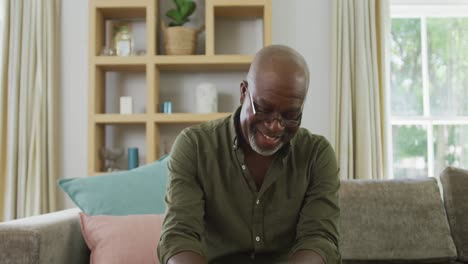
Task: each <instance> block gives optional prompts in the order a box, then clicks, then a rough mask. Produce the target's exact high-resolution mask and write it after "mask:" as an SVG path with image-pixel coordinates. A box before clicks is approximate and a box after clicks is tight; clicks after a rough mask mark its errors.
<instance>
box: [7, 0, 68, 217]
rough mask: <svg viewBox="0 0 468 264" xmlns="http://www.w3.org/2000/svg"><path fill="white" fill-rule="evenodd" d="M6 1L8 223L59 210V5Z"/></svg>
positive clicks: (44, 1)
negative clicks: (57, 95)
mask: <svg viewBox="0 0 468 264" xmlns="http://www.w3.org/2000/svg"><path fill="white" fill-rule="evenodd" d="M4 2H6V8H5V10H4V15H5V17H4V22H5V23H2V25H1V26H2V33H3V32H6V33H5V34H4V35H3V36H4V38H2V42H3V43H2V45H3V48H2V60H3V63H2V65H1V67H2V68H1V71H0V74H1V76H0V80H1V82H2V86H1V91H0V93H1V96H2V100H0V101H1V105H0V107H1V109H2V110H3V111H2V113H3V114H2V115H1V117H0V118H1V119H0V131H1V133H2V134H1V137H0V147H1V154H2V157H1V159H0V160H1V162H2V163H1V166H2V167H1V169H0V173H1V174H0V178H1V182H2V186H3V187H2V189H3V190H2V194H3V195H2V196H3V197H2V200H1V201H2V204H0V206H1V207H2V209H3V210H2V211H3V219H4V220H10V219H14V218H21V217H27V216H31V215H36V214H41V213H46V212H50V211H55V210H56V203H57V199H56V190H57V187H56V178H57V177H56V171H57V170H56V167H57V164H56V160H57V159H56V124H55V122H56V120H57V118H56V115H57V110H56V106H57V99H56V92H57V72H58V71H57V70H58V67H57V63H58V56H57V55H58V32H59V31H58V24H59V10H60V6H59V3H60V2H59V0H34V1H29V0H15V1H4Z"/></svg>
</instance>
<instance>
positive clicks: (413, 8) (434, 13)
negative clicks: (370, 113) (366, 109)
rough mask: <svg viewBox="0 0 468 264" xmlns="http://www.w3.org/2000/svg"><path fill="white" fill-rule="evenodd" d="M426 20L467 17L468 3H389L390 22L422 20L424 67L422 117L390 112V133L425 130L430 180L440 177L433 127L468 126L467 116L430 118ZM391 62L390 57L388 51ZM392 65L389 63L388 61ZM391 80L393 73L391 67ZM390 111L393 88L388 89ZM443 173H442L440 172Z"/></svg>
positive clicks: (438, 0) (439, 0) (462, 0)
mask: <svg viewBox="0 0 468 264" xmlns="http://www.w3.org/2000/svg"><path fill="white" fill-rule="evenodd" d="M427 17H468V1H466V0H446V1H444V0H392V1H391V2H390V19H393V18H419V19H421V65H422V69H421V70H422V83H423V115H422V116H398V115H393V114H392V113H391V111H390V131H392V128H393V126H395V125H421V126H424V127H425V128H426V131H427V132H426V133H427V134H426V136H427V152H428V153H427V173H428V177H438V174H437V175H436V174H435V172H434V165H435V164H434V163H435V158H434V155H435V153H434V144H433V137H434V125H468V115H467V116H443V117H440V116H431V113H430V97H429V64H428V49H427V45H428V42H427V28H426V25H427V24H426V19H427ZM388 55H389V58H390V57H391V53H390V49H388ZM389 61H390V60H389ZM388 73H389V76H390V74H391V70H390V67H389V71H388ZM388 89H389V93H388V94H389V95H390V97H389V99H388V101H387V102H388V103H389V105H390V108H391V90H392V89H391V86H390V84H389V85H388ZM388 149H389V150H390V160H391V163H390V164H391V165H390V168H391V169H390V172H391V174H390V175H391V177H392V178H394V174H393V166H394V164H393V136H390V140H389V146H388ZM437 173H440V172H437Z"/></svg>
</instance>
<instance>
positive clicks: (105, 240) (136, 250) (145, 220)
mask: <svg viewBox="0 0 468 264" xmlns="http://www.w3.org/2000/svg"><path fill="white" fill-rule="evenodd" d="M163 220H164V215H129V216H107V215H98V216H90V215H87V214H84V213H80V223H81V232H82V233H83V237H84V239H85V241H86V244H87V245H88V247H89V249H90V250H91V260H90V263H91V264H99V263H113V264H120V263H122V264H123V263H141V264H159V260H158V259H157V257H156V246H157V244H158V242H159V237H160V236H161V226H162V223H163Z"/></svg>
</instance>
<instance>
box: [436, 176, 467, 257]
mask: <svg viewBox="0 0 468 264" xmlns="http://www.w3.org/2000/svg"><path fill="white" fill-rule="evenodd" d="M440 179H441V181H442V186H443V189H444V202H445V209H446V210H447V217H448V221H449V224H450V228H451V230H452V236H453V240H454V241H455V245H456V247H457V251H458V259H459V260H460V261H462V262H468V203H467V201H468V170H464V169H460V168H455V167H447V168H446V169H445V170H444V171H442V174H441V177H440Z"/></svg>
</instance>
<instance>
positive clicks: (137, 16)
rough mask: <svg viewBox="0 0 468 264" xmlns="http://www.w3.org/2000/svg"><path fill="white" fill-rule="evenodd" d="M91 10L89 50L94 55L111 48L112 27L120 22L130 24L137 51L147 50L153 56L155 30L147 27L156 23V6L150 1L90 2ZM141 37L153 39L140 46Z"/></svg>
mask: <svg viewBox="0 0 468 264" xmlns="http://www.w3.org/2000/svg"><path fill="white" fill-rule="evenodd" d="M89 9H90V24H89V30H90V31H89V32H90V35H91V37H90V39H89V49H90V50H91V51H93V52H92V53H94V55H99V54H100V53H101V51H102V49H103V48H104V47H110V46H111V45H110V44H111V39H112V31H113V29H112V25H113V24H114V23H117V22H118V21H121V22H125V23H128V24H129V25H130V27H131V28H132V29H131V35H132V38H133V44H134V45H135V46H134V48H135V49H136V50H145V51H146V54H149V53H150V54H153V53H152V52H153V51H152V47H153V46H154V41H153V38H154V34H153V33H152V30H153V29H152V28H148V27H147V25H149V24H150V23H153V21H154V18H153V17H152V16H153V12H154V11H153V10H154V4H152V3H151V2H150V1H90V5H89ZM139 33H141V34H139ZM140 35H143V36H144V38H148V37H151V40H149V39H147V41H146V43H144V44H140V43H138V42H136V41H135V40H136V39H141V37H140ZM93 40H94V41H93ZM148 48H150V52H148ZM92 53H91V54H92Z"/></svg>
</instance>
